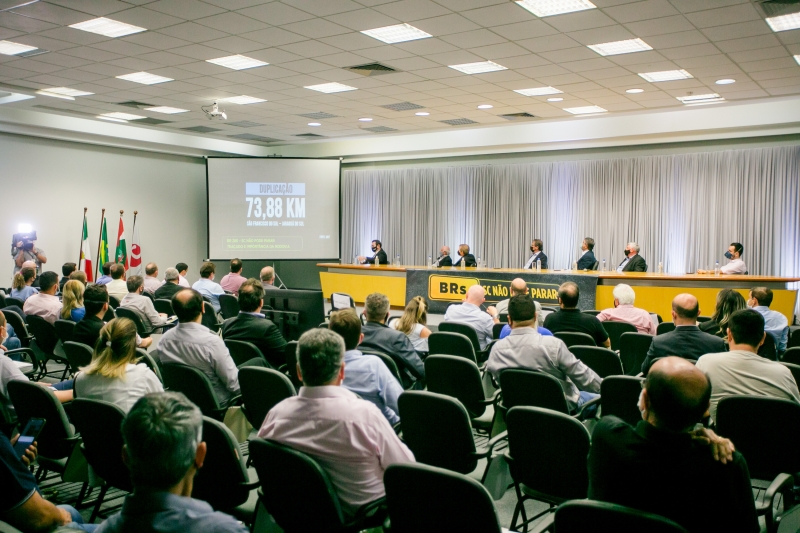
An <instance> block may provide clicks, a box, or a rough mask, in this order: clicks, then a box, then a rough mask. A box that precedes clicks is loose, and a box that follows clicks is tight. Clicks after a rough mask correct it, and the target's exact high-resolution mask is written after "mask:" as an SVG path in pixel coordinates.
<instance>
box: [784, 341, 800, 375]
mask: <svg viewBox="0 0 800 533" xmlns="http://www.w3.org/2000/svg"><path fill="white" fill-rule="evenodd" d="M781 361H783V362H784V363H792V364H793V365H800V346H795V347H793V348H789V349H788V350H786V351H785V352H783V357H781ZM798 385H800V384H798Z"/></svg>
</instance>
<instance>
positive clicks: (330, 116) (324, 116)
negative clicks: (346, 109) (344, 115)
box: [298, 111, 339, 120]
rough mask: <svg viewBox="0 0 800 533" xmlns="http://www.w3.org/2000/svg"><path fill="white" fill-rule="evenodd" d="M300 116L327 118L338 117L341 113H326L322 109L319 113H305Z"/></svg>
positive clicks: (315, 118)
mask: <svg viewBox="0 0 800 533" xmlns="http://www.w3.org/2000/svg"><path fill="white" fill-rule="evenodd" d="M298 116H300V117H306V118H313V119H314V120H325V119H326V118H336V117H338V116H339V115H331V114H330V113H325V112H324V111H320V112H318V113H304V114H302V115H298Z"/></svg>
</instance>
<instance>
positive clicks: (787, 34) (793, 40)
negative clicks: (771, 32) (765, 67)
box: [778, 29, 800, 44]
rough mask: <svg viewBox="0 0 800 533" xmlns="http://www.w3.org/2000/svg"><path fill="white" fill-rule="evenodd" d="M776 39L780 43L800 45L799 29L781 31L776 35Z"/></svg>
mask: <svg viewBox="0 0 800 533" xmlns="http://www.w3.org/2000/svg"><path fill="white" fill-rule="evenodd" d="M778 37H780V39H781V41H782V42H783V43H785V44H797V43H800V29H799V30H791V31H782V32H780V33H779V34H778Z"/></svg>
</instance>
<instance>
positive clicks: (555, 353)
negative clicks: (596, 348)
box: [486, 294, 603, 411]
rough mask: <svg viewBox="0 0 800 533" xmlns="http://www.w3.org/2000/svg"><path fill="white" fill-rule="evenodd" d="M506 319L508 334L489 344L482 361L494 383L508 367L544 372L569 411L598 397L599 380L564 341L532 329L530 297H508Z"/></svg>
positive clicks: (534, 324) (533, 314)
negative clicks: (557, 387) (555, 384)
mask: <svg viewBox="0 0 800 533" xmlns="http://www.w3.org/2000/svg"><path fill="white" fill-rule="evenodd" d="M508 322H509V324H510V325H511V335H509V336H508V337H506V338H505V339H503V340H501V341H499V342H497V344H495V345H494V346H492V353H491V354H490V355H489V360H488V361H487V363H486V370H487V371H488V372H489V373H490V374H491V375H492V377H493V378H494V380H495V381H496V382H498V383H499V382H500V373H501V372H502V371H503V370H506V369H508V368H521V369H524V370H536V371H539V372H544V373H546V374H549V375H551V376H553V377H554V378H556V379H557V380H558V381H559V383H560V384H561V388H562V389H564V396H565V397H566V399H567V403H568V404H569V407H570V409H571V410H573V411H574V410H576V409H577V408H579V407H580V406H582V405H583V404H584V403H586V402H588V401H589V400H591V399H593V398H596V397H597V396H598V394H597V393H599V392H600V384H601V383H602V382H603V379H602V378H601V377H600V376H598V375H597V374H596V373H595V372H594V370H592V369H591V368H589V367H588V366H586V365H585V364H584V363H583V362H581V361H580V360H579V359H577V358H576V357H575V356H574V355H572V353H571V352H570V351H569V349H568V348H567V345H566V344H564V341H562V340H561V339H557V338H555V337H545V336H543V335H539V333H538V332H537V331H536V329H535V327H536V306H535V305H534V303H533V300H532V299H531V297H530V296H528V295H527V294H520V295H517V296H514V297H513V298H511V303H509V304H508ZM581 389H582V390H581Z"/></svg>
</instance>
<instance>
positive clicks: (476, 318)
mask: <svg viewBox="0 0 800 533" xmlns="http://www.w3.org/2000/svg"><path fill="white" fill-rule="evenodd" d="M485 301H486V291H485V290H484V288H483V287H481V286H480V285H473V286H472V287H470V288H469V289H467V295H466V296H465V297H464V303H462V304H461V305H451V306H450V307H448V308H447V312H445V314H444V320H445V322H461V323H463V324H469V325H470V326H472V327H473V328H475V331H476V332H477V333H478V342H480V345H481V350H485V349H486V345H487V344H489V343H490V342H492V339H493V338H494V336H493V335H492V328H493V327H494V325H495V324H499V323H500V319H498V318H497V316H498V315H499V314H500V313H498V312H497V309H495V307H494V306H491V305H490V306H489V307H487V308H486V311H483V310H482V309H481V308H480V306H481V304H483V302H485Z"/></svg>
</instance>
